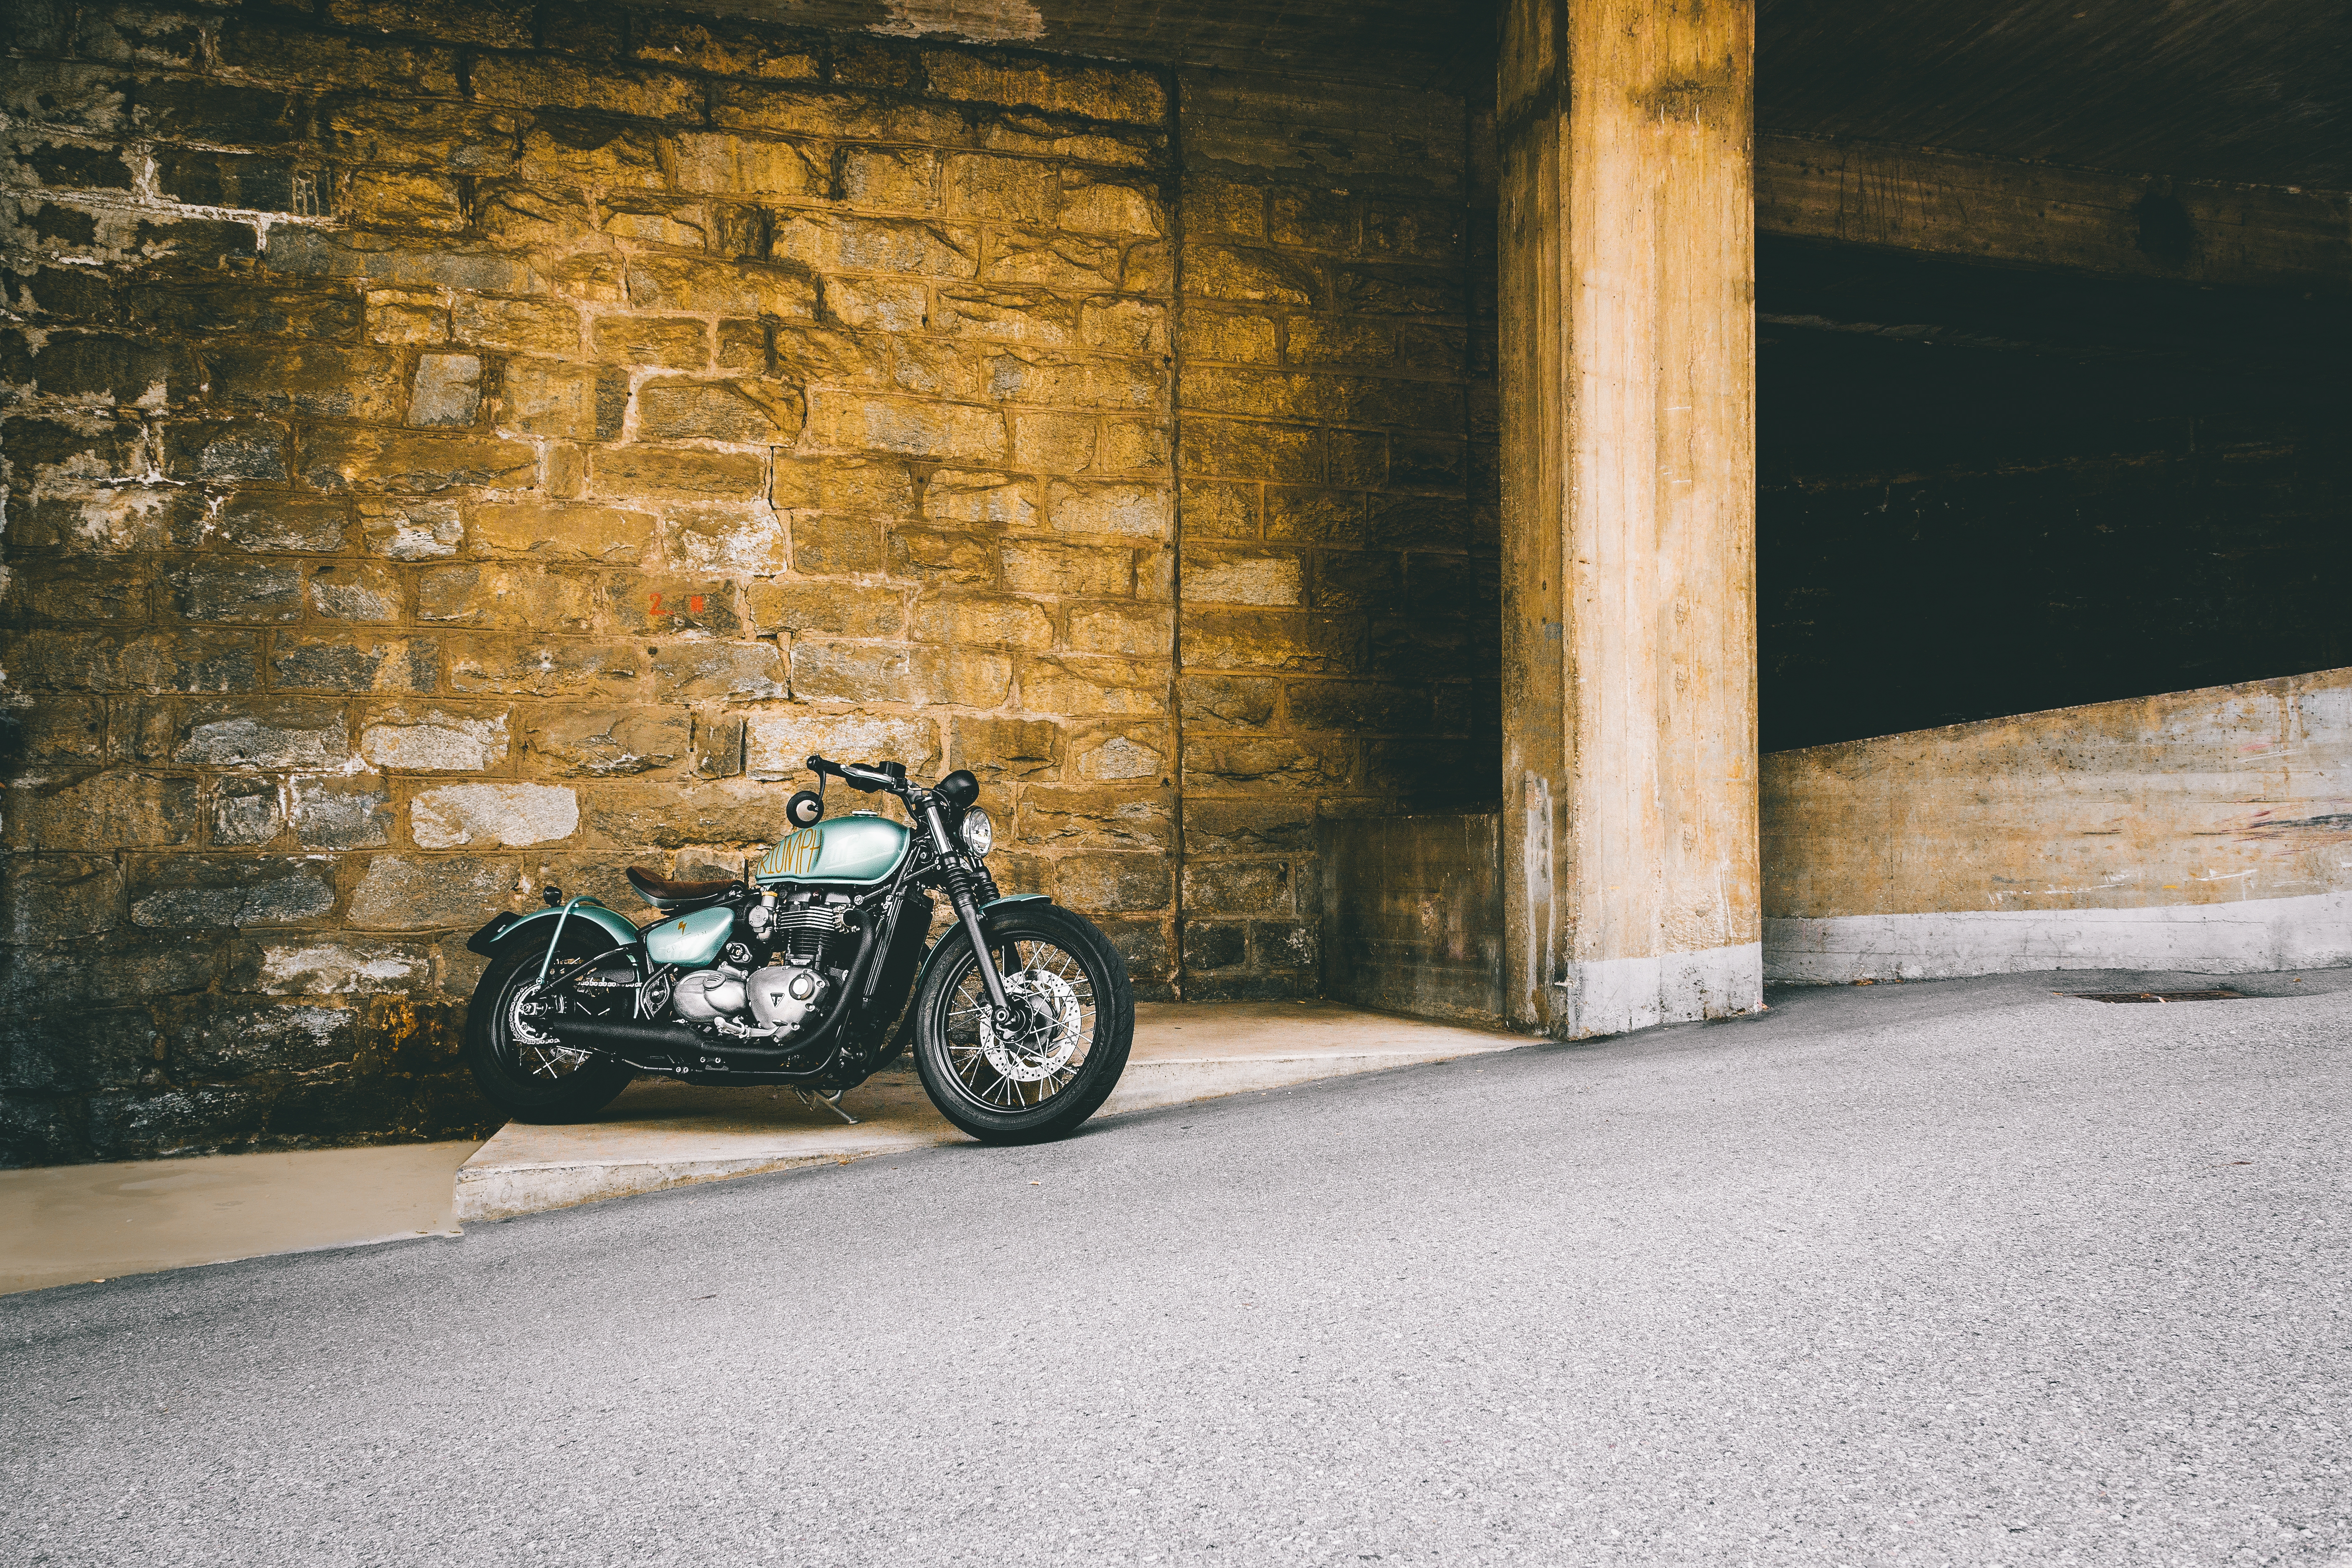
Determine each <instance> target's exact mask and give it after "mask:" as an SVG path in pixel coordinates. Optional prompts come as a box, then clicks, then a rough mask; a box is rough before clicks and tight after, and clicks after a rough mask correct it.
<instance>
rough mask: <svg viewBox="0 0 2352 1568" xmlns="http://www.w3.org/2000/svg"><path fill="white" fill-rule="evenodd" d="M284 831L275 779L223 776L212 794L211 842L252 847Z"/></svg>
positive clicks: (280, 794) (281, 799)
mask: <svg viewBox="0 0 2352 1568" xmlns="http://www.w3.org/2000/svg"><path fill="white" fill-rule="evenodd" d="M285 830H286V805H285V800H284V792H283V790H282V789H281V788H280V787H279V785H278V782H277V781H276V780H275V779H255V778H244V779H240V778H229V779H223V780H222V781H221V783H220V787H219V788H218V789H216V790H215V791H214V793H213V842H214V843H215V844H217V845H220V846H222V847H225V848H247V849H249V848H253V847H257V846H259V845H263V844H267V843H268V842H269V841H270V840H271V839H273V838H276V837H278V835H279V834H280V833H282V832H284V831H285Z"/></svg>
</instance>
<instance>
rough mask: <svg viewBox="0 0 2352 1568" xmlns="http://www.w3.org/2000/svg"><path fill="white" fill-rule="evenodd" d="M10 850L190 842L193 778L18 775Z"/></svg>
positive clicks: (11, 803) (113, 773) (118, 773)
mask: <svg viewBox="0 0 2352 1568" xmlns="http://www.w3.org/2000/svg"><path fill="white" fill-rule="evenodd" d="M7 805H8V821H7V842H8V845H9V847H11V848H14V849H126V848H149V847H159V846H163V845H172V844H190V843H194V840H195V837H196V823H197V819H198V815H199V814H198V811H197V807H196V782H195V780H194V779H175V778H156V777H154V776H152V774H145V773H130V772H126V771H123V770H121V769H110V770H108V771H106V772H102V773H89V774H85V775H82V776H80V777H79V778H71V777H69V778H68V779H64V780H50V781H47V782H36V779H35V778H21V779H18V780H17V781H16V787H15V788H14V789H11V790H10V791H9V792H8V801H7Z"/></svg>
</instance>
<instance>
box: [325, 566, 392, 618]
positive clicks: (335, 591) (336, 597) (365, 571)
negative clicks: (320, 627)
mask: <svg viewBox="0 0 2352 1568" xmlns="http://www.w3.org/2000/svg"><path fill="white" fill-rule="evenodd" d="M402 597H403V595H402V586H401V581H400V574H398V573H397V572H395V571H394V570H393V569H392V568H391V567H389V566H382V565H378V564H377V563H374V562H372V561H361V562H355V563H336V564H334V565H331V566H320V567H319V568H317V569H316V570H315V571H313V572H312V573H311V574H310V608H311V610H312V612H313V613H314V614H316V615H319V616H323V617H324V618H326V619H328V620H331V621H370V622H376V623H383V622H388V621H396V620H398V619H400V618H401V600H402Z"/></svg>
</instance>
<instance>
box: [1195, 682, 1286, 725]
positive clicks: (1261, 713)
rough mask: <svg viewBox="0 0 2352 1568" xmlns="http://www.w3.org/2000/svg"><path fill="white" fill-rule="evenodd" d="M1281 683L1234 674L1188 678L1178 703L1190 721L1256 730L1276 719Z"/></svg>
mask: <svg viewBox="0 0 2352 1568" xmlns="http://www.w3.org/2000/svg"><path fill="white" fill-rule="evenodd" d="M1277 690H1278V684H1277V683H1276V682H1275V681H1272V680H1260V679H1251V678H1248V677H1244V676H1232V675H1187V676H1186V677H1184V679H1183V680H1182V682H1181V685H1180V687H1179V689H1178V693H1177V696H1178V700H1179V701H1180V702H1181V704H1182V706H1183V711H1184V716H1185V717H1186V718H1188V719H1205V720H1208V721H1211V722H1213V723H1218V724H1229V725H1238V726H1246V727H1250V728H1255V727H1256V726H1258V725H1261V724H1264V723H1265V721H1267V720H1268V719H1271V718H1273V717H1274V706H1275V698H1276V691H1277Z"/></svg>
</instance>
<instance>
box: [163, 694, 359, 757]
mask: <svg viewBox="0 0 2352 1568" xmlns="http://www.w3.org/2000/svg"><path fill="white" fill-rule="evenodd" d="M351 754H352V742H351V730H350V727H349V725H347V724H346V723H345V722H344V720H343V712H342V710H341V709H340V708H336V707H331V706H326V705H322V704H318V703H309V702H299V701H289V702H278V701H256V702H238V703H226V702H205V703H197V704H194V705H192V706H190V707H189V708H188V709H187V710H185V712H184V713H183V714H182V715H181V717H180V723H179V730H178V740H177V742H176V743H175V744H174V745H173V748H172V761H173V762H174V763H179V764H180V765H182V766H184V767H188V766H194V767H214V768H339V767H341V766H342V765H343V763H346V762H348V761H349V760H350V758H351Z"/></svg>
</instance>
